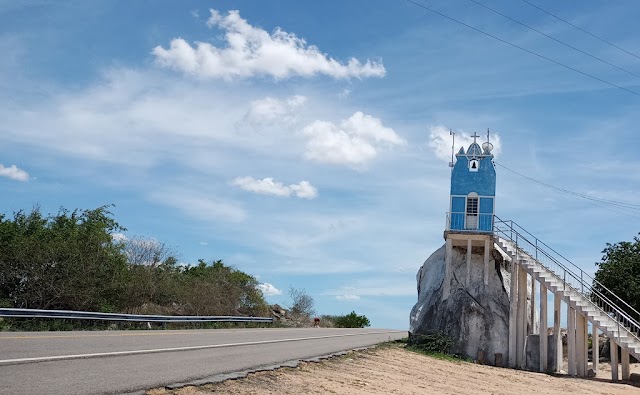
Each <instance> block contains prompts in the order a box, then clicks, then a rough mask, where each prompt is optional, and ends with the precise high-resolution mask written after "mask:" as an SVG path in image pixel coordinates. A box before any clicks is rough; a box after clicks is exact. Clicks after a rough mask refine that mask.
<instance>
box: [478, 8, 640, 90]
mask: <svg viewBox="0 0 640 395" xmlns="http://www.w3.org/2000/svg"><path fill="white" fill-rule="evenodd" d="M469 1H470V2H472V3H475V4H477V5H479V6H480V7H483V8H485V9H487V10H489V11H491V12H493V13H494V14H497V15H500V16H501V17H503V18H506V19H508V20H510V21H512V22H515V23H517V24H519V25H521V26H524V27H526V28H527V29H529V30H532V31H534V32H536V33H538V34H540V35H542V36H545V37H547V38H549V39H551V40H553V41H555V42H557V43H560V44H562V45H564V46H565V47H568V48H571V49H573V50H574V51H577V52H580V53H581V54H584V55H587V56H589V57H591V58H593V59H596V60H598V61H600V62H602V63H604V64H608V65H609V66H612V67H615V68H616V69H618V70H621V71H624V72H625V73H628V74H631V75H633V76H634V77H638V78H640V75H638V74H636V73H634V72H633V71H629V70H627V69H625V68H623V67H620V66H617V65H615V64H613V63H611V62H609V61H607V60H604V59H602V58H599V57H597V56H595V55H592V54H590V53H588V52H586V51H583V50H581V49H580V48H576V47H574V46H573V45H571V44H568V43H566V42H564V41H562V40H559V39H557V38H555V37H553V36H550V35H548V34H546V33H544V32H542V31H540V30H538V29H536V28H534V27H531V26H529V25H527V24H526V23H523V22H520V21H518V20H516V19H513V18H511V17H510V16H508V15H505V14H503V13H501V12H500V11H497V10H494V9H493V8H491V7H489V6H487V5H484V4H482V3H480V2H479V1H477V0H469Z"/></svg>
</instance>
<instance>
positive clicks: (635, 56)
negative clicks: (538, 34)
mask: <svg viewBox="0 0 640 395" xmlns="http://www.w3.org/2000/svg"><path fill="white" fill-rule="evenodd" d="M522 1H523V2H525V3H527V4H529V5H530V6H531V7H534V8H537V9H539V10H540V11H542V12H544V13H545V14H547V15H550V16H552V17H554V18H556V19H557V20H559V21H561V22H564V23H566V24H567V25H569V26H572V27H574V28H576V29H578V30H580V31H581V32H583V33H586V34H588V35H590V36H591V37H593V38H595V39H597V40H600V41H602V42H603V43H605V44H608V45H610V46H612V47H614V48H616V49H619V50H620V51H622V52H624V53H627V54H629V55H631V56H633V57H634V58H637V59H640V56H638V55H636V54H634V53H633V52H629V51H627V50H626V49H624V48H622V47H620V46H618V45H616V44H614V43H612V42H610V41H607V40H605V39H604V38H602V37H598V36H596V35H595V34H593V33H591V32H589V31H587V30H585V29H583V28H581V27H580V26H577V25H574V24H573V23H571V22H569V21H568V20H566V19H563V18H560V17H559V16H557V15H555V14H552V13H551V12H549V11H547V10H545V9H544V8H542V7H540V6H537V5H535V4H533V3H531V2H529V1H527V0H522Z"/></svg>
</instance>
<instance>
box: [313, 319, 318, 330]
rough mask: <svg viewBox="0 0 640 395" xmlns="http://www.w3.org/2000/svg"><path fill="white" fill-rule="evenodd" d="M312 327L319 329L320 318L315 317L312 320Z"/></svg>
mask: <svg viewBox="0 0 640 395" xmlns="http://www.w3.org/2000/svg"><path fill="white" fill-rule="evenodd" d="M313 327H314V328H320V318H318V317H316V318H314V319H313Z"/></svg>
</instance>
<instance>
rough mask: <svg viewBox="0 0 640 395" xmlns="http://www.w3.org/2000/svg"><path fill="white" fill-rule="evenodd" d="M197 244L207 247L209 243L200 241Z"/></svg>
mask: <svg viewBox="0 0 640 395" xmlns="http://www.w3.org/2000/svg"><path fill="white" fill-rule="evenodd" d="M199 244H200V245H201V246H208V245H209V243H208V242H206V241H201V242H199Z"/></svg>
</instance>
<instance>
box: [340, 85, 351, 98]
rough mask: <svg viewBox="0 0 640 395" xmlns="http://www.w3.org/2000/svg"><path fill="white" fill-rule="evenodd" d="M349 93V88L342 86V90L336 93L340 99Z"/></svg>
mask: <svg viewBox="0 0 640 395" xmlns="http://www.w3.org/2000/svg"><path fill="white" fill-rule="evenodd" d="M350 94H351V90H350V89H347V88H344V89H343V90H342V92H340V93H338V97H339V98H341V99H344V98H347V97H349V95H350Z"/></svg>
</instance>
